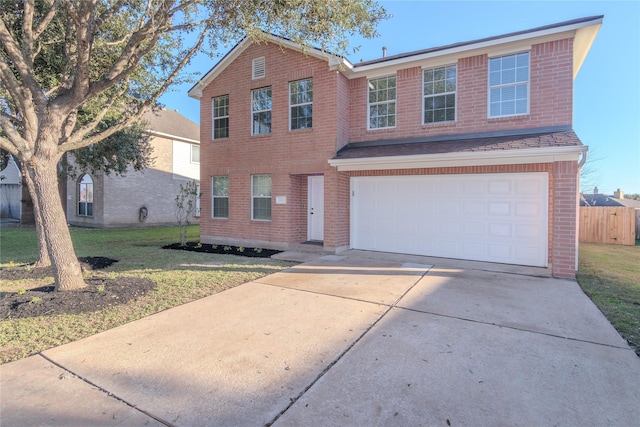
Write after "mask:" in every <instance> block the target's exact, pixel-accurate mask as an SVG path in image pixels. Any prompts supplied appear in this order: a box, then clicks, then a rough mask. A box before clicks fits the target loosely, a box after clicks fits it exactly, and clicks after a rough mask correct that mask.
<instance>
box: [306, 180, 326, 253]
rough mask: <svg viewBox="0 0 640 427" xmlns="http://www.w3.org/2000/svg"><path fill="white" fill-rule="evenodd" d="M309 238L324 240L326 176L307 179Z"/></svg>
mask: <svg viewBox="0 0 640 427" xmlns="http://www.w3.org/2000/svg"><path fill="white" fill-rule="evenodd" d="M307 183H308V184H307V206H308V208H307V224H308V225H307V239H308V240H316V241H323V240H324V176H310V177H309V178H308V181H307Z"/></svg>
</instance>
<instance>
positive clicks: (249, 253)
mask: <svg viewBox="0 0 640 427" xmlns="http://www.w3.org/2000/svg"><path fill="white" fill-rule="evenodd" d="M162 249H175V250H181V251H192V252H204V253H208V254H222V255H239V256H246V257H252V258H269V257H271V255H275V254H279V253H280V252H282V251H276V250H274V249H262V248H243V247H237V246H226V245H210V244H208V243H200V242H187V243H186V244H185V245H184V246H182V245H180V243H173V244H171V245H166V246H163V247H162Z"/></svg>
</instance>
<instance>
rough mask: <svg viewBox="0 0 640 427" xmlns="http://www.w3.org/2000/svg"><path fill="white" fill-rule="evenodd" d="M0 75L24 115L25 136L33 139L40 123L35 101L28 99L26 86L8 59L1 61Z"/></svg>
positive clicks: (19, 111) (14, 102)
mask: <svg viewBox="0 0 640 427" xmlns="http://www.w3.org/2000/svg"><path fill="white" fill-rule="evenodd" d="M0 77H2V84H3V86H4V87H5V88H6V90H7V91H8V92H9V94H10V95H11V98H12V100H13V105H14V106H15V108H16V109H17V112H18V113H19V114H20V115H22V117H24V120H25V123H24V125H25V138H27V139H28V140H32V138H34V137H35V132H37V123H38V117H37V115H36V112H35V111H34V109H33V103H32V102H30V100H29V99H27V98H28V95H27V94H25V90H24V88H23V87H22V85H21V84H20V82H19V81H18V79H17V78H16V76H15V75H14V74H13V71H12V70H11V68H9V66H8V65H7V63H6V61H0ZM16 135H17V133H16Z"/></svg>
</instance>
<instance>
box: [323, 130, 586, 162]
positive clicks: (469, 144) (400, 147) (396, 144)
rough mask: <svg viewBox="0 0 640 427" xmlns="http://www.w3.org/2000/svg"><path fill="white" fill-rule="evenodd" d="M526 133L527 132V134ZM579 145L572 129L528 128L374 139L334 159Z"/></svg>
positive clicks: (346, 149)
mask: <svg viewBox="0 0 640 427" xmlns="http://www.w3.org/2000/svg"><path fill="white" fill-rule="evenodd" d="M527 131H528V132H527ZM580 146H582V142H580V139H578V137H577V136H576V134H575V133H574V132H573V130H561V131H558V129H555V128H548V129H546V130H541V129H528V130H526V131H523V132H517V133H511V134H496V133H493V132H487V133H477V134H460V135H446V136H440V137H435V138H434V137H431V138H428V137H425V138H410V139H402V140H377V141H367V142H356V143H351V144H348V145H347V146H346V147H344V148H342V149H341V150H340V151H338V153H337V155H336V157H334V158H335V159H358V158H368V157H387V156H410V155H424V154H442V153H462V152H481V151H495V150H519V149H527V148H548V147H580Z"/></svg>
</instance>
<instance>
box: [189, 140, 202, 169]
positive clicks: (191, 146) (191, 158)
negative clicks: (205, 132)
mask: <svg viewBox="0 0 640 427" xmlns="http://www.w3.org/2000/svg"><path fill="white" fill-rule="evenodd" d="M189 146H190V148H189V152H190V156H189V157H190V159H189V160H190V161H191V164H194V165H199V164H200V161H197V162H196V161H195V160H193V150H194V149H195V148H196V147H197V148H198V150H200V146H199V145H198V144H189ZM198 157H200V153H198Z"/></svg>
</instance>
